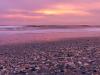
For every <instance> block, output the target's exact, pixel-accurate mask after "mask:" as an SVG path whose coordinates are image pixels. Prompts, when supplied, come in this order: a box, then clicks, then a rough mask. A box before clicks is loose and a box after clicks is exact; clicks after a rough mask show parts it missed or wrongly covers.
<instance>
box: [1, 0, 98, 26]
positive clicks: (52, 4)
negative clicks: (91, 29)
mask: <svg viewBox="0 0 100 75" xmlns="http://www.w3.org/2000/svg"><path fill="white" fill-rule="evenodd" d="M99 19H100V0H0V25H27V24H28V25H29V24H33V25H83V24H88V25H100V21H99Z"/></svg>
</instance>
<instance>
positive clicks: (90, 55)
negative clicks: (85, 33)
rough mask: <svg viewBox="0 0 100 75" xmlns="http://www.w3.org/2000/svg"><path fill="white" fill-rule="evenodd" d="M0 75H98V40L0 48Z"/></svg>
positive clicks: (94, 38) (99, 50)
mask: <svg viewBox="0 0 100 75" xmlns="http://www.w3.org/2000/svg"><path fill="white" fill-rule="evenodd" d="M0 75H100V38H99V37H97V38H96V37H91V38H77V39H75V38H74V39H63V40H59V41H52V42H50V41H48V42H34V43H33V42H31V43H23V44H9V45H1V46H0Z"/></svg>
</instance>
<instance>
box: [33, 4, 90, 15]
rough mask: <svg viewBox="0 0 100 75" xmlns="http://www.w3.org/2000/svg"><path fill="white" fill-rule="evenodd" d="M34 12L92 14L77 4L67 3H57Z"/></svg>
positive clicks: (45, 13) (46, 13)
mask: <svg viewBox="0 0 100 75" xmlns="http://www.w3.org/2000/svg"><path fill="white" fill-rule="evenodd" d="M33 12H35V13H40V14H44V15H65V14H73V15H79V16H85V15H90V13H89V12H86V11H84V10H81V9H79V8H78V7H76V6H73V5H65V4H55V5H52V6H51V7H49V8H44V9H40V10H36V11H33Z"/></svg>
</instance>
